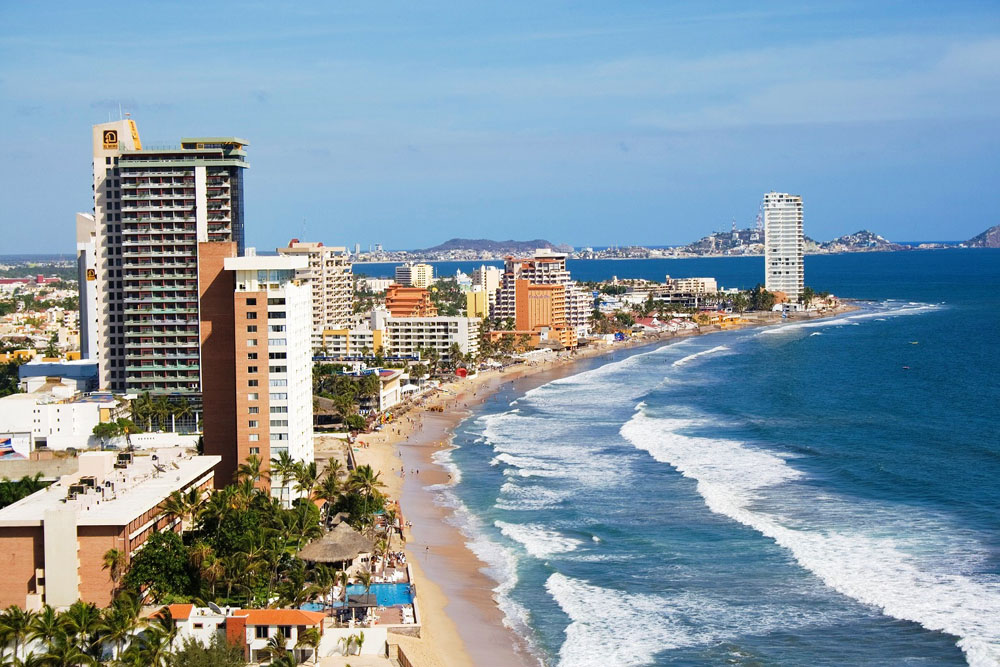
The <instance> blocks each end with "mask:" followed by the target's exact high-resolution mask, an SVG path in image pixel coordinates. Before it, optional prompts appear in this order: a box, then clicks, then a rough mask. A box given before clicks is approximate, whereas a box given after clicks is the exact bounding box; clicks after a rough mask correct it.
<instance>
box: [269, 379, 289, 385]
mask: <svg viewBox="0 0 1000 667" xmlns="http://www.w3.org/2000/svg"><path fill="white" fill-rule="evenodd" d="M269 384H270V385H271V386H272V387H287V386H288V380H270V381H269Z"/></svg>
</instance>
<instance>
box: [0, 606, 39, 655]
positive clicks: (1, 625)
mask: <svg viewBox="0 0 1000 667" xmlns="http://www.w3.org/2000/svg"><path fill="white" fill-rule="evenodd" d="M34 618H35V613H34V612H31V611H26V610H24V609H21V608H20V607H17V606H14V605H11V606H10V607H7V609H6V610H4V612H3V613H2V614H0V635H3V636H4V637H7V638H8V640H13V642H14V659H15V660H16V659H17V658H18V649H19V648H20V647H21V644H22V642H24V640H25V639H27V638H28V637H29V636H30V634H31V631H32V625H33V623H34Z"/></svg>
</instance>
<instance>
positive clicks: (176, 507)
mask: <svg viewBox="0 0 1000 667" xmlns="http://www.w3.org/2000/svg"><path fill="white" fill-rule="evenodd" d="M163 511H164V513H166V514H168V515H170V516H172V517H173V518H175V519H180V520H181V532H182V533H183V532H185V531H186V530H187V526H185V523H186V520H187V517H188V515H189V514H190V513H191V512H193V511H194V508H193V507H191V506H190V505H189V504H188V498H187V496H186V495H185V494H184V493H183V492H181V491H180V490H174V491H173V492H171V494H170V495H169V496H167V497H166V498H165V499H164V501H163Z"/></svg>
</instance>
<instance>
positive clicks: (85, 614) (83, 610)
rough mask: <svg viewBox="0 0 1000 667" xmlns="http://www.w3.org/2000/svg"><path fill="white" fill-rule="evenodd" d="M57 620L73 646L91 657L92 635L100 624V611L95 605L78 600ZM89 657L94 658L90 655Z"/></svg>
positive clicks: (92, 648) (92, 649) (92, 647)
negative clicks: (60, 622)
mask: <svg viewBox="0 0 1000 667" xmlns="http://www.w3.org/2000/svg"><path fill="white" fill-rule="evenodd" d="M59 619H60V620H61V621H62V623H63V628H64V629H65V631H66V634H67V635H68V636H69V638H70V639H72V641H73V645H74V646H76V647H77V648H78V649H80V651H82V652H84V653H87V654H88V655H91V654H92V652H93V651H94V635H95V634H96V633H97V630H98V628H99V626H100V623H101V611H100V610H99V609H98V608H97V605H95V604H93V603H89V602H82V601H79V600H78V601H76V602H74V603H73V604H72V605H71V606H70V608H69V609H67V610H66V611H64V612H63V613H62V614H61V615H60V616H59ZM91 657H96V656H93V655H91Z"/></svg>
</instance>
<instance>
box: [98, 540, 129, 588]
mask: <svg viewBox="0 0 1000 667" xmlns="http://www.w3.org/2000/svg"><path fill="white" fill-rule="evenodd" d="M101 569H102V570H107V571H108V576H109V577H110V578H111V583H112V584H113V588H117V587H118V580H119V579H120V578H121V576H122V572H123V571H124V570H125V553H124V552H122V551H121V550H120V549H108V550H107V551H105V552H104V562H103V564H102V565H101Z"/></svg>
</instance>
